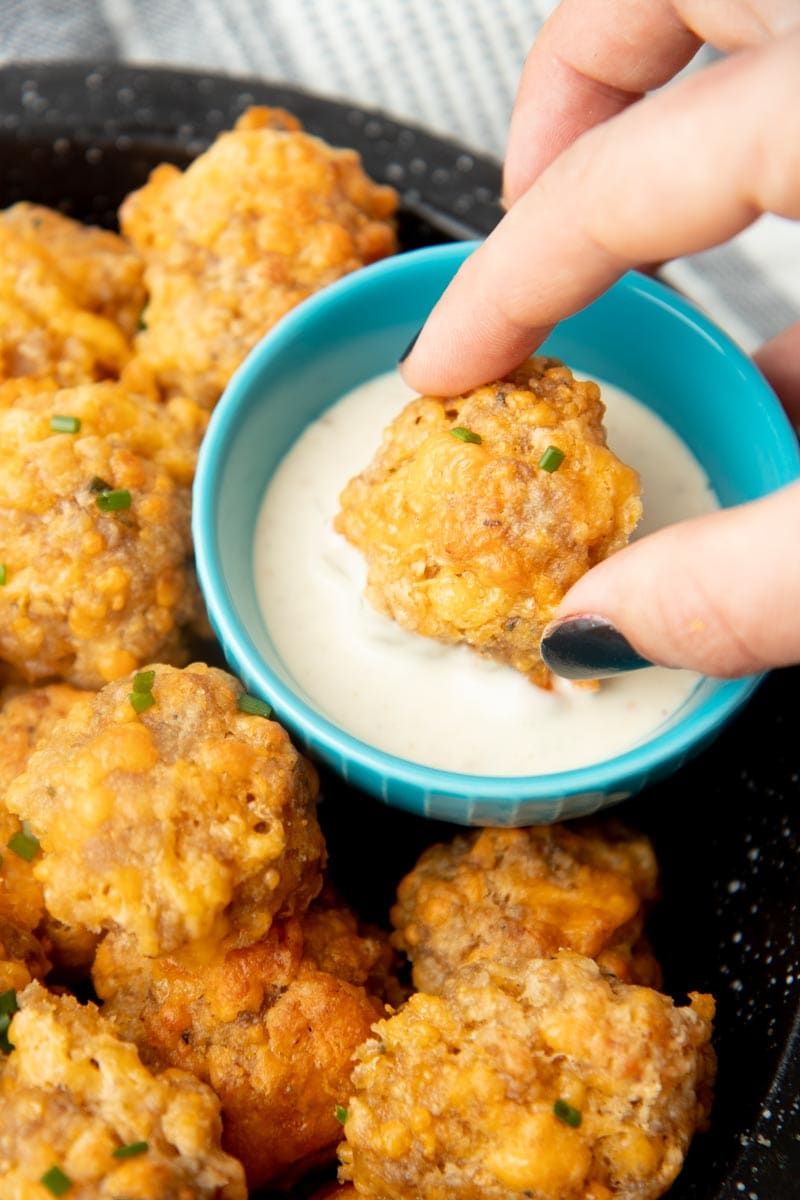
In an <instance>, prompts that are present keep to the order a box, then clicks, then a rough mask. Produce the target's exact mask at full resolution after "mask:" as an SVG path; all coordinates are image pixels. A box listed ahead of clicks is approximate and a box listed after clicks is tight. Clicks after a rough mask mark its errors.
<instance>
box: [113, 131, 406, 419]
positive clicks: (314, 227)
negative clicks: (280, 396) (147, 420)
mask: <svg viewBox="0 0 800 1200" xmlns="http://www.w3.org/2000/svg"><path fill="white" fill-rule="evenodd" d="M396 205H397V197H396V194H395V192H394V191H393V190H392V189H391V188H388V187H379V186H378V185H377V184H375V183H373V182H372V181H371V180H370V179H369V178H368V177H367V175H365V173H364V171H363V170H362V167H361V161H360V158H359V156H358V155H357V154H356V152H355V151H354V150H338V149H334V148H333V147H331V146H328V145H326V144H325V143H324V142H322V141H320V140H319V139H318V138H314V137H311V136H310V135H308V134H306V133H303V132H302V129H301V126H300V124H299V122H298V121H297V120H296V119H295V118H294V117H291V116H289V114H287V113H284V112H281V111H280V110H270V109H263V108H254V109H251V110H250V111H249V112H247V113H245V114H244V116H242V117H241V118H240V119H239V121H238V122H237V124H236V127H235V129H234V130H233V131H230V132H227V133H223V134H222V135H221V136H220V137H218V138H217V140H216V141H215V142H214V144H213V146H212V147H211V148H210V149H209V150H207V151H206V153H205V154H202V155H200V157H199V158H198V159H196V160H195V162H193V163H192V164H191V165H190V166H189V167H188V168H187V170H186V171H184V172H180V171H179V170H178V169H177V168H176V167H174V166H170V165H163V166H160V167H157V168H156V170H155V171H154V172H153V173H152V175H151V176H150V180H149V182H148V183H147V184H146V185H145V186H144V187H143V188H142V189H141V190H140V191H138V192H134V193H133V194H132V195H130V196H128V198H127V199H126V200H125V202H124V204H123V205H122V208H121V210H120V223H121V226H122V230H123V232H124V233H125V235H126V236H127V237H128V238H129V239H130V241H131V242H132V243H133V245H134V247H135V248H136V249H137V250H138V251H139V252H140V253H141V255H142V257H143V258H144V259H145V262H146V263H147V268H146V273H145V280H146V284H147V289H148V293H149V301H148V305H147V309H146V311H145V314H144V322H145V324H146V328H145V329H144V331H143V332H142V333H140V334H139V336H138V337H137V339H136V349H137V353H138V354H140V355H141V356H142V357H143V358H144V359H145V360H146V361H147V362H148V363H149V364H151V365H152V366H153V368H154V369H155V371H156V374H157V376H158V377H159V380H160V382H161V385H162V387H163V388H164V390H165V392H166V394H168V395H173V394H175V393H176V392H178V393H179V394H181V395H187V396H191V397H193V399H195V400H196V401H197V402H198V404H201V405H204V406H205V407H211V406H212V405H213V404H214V403H215V402H216V400H217V398H218V397H219V395H220V393H221V392H222V390H223V388H224V387H225V384H226V383H227V382H228V379H229V378H230V376H231V375H232V374H233V371H234V370H235V369H236V367H237V366H238V365H239V363H240V362H241V361H242V359H243V358H244V357H245V355H246V354H247V352H248V351H249V350H250V349H251V348H252V347H253V346H254V345H255V343H256V342H257V341H258V339H259V338H260V337H261V336H262V335H263V334H264V333H266V331H267V330H268V329H270V328H271V327H272V326H273V325H274V324H275V323H276V321H278V319H279V318H280V317H282V316H283V315H284V313H286V312H288V310H289V309H290V308H293V307H294V306H295V305H296V304H298V303H299V302H300V301H301V300H304V299H305V298H306V297H307V296H309V295H311V293H312V292H315V291H318V290H319V289H320V288H322V287H324V286H325V285H326V284H328V283H332V282H333V281H334V280H335V279H338V278H339V276H341V275H344V274H346V273H347V272H349V271H354V270H355V269H356V268H357V267H360V266H363V265H364V264H365V263H370V262H373V261H375V260H376V259H378V258H383V257H385V256H386V255H387V254H391V253H392V252H393V251H394V250H395V248H396V242H395V234H394V227H393V224H392V220H391V218H392V216H393V214H394V211H395V208H396Z"/></svg>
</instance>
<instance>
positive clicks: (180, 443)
mask: <svg viewBox="0 0 800 1200" xmlns="http://www.w3.org/2000/svg"><path fill="white" fill-rule="evenodd" d="M3 401H4V402H0V459H2V463H3V470H2V472H0V564H2V566H3V577H4V580H5V582H4V584H3V586H2V587H0V659H3V660H5V661H6V663H8V664H9V665H10V666H11V668H12V669H13V670H14V672H16V674H17V675H18V676H19V677H21V678H22V679H25V680H27V681H29V682H37V681H40V680H45V679H47V678H53V677H60V678H62V679H66V680H67V681H68V682H70V683H72V684H74V685H76V686H78V687H87V688H90V687H100V686H102V684H103V683H105V682H107V681H108V680H109V679H115V678H117V677H119V676H121V675H125V674H127V673H128V672H129V671H131V670H132V669H133V668H134V667H136V666H137V665H138V664H139V663H141V662H144V661H146V660H148V659H153V658H155V657H163V658H165V659H168V660H169V659H177V660H179V661H180V660H181V656H182V655H183V653H184V651H183V632H182V631H183V627H184V626H185V625H187V624H188V623H189V622H190V621H191V620H193V619H194V618H195V616H196V615H197V614H199V613H200V611H201V609H202V603H201V600H200V593H199V590H198V587H197V583H196V580H195V576H194V571H193V568H192V565H191V554H192V548H191V537H190V528H189V511H190V499H191V483H192V479H193V475H194V467H195V461H196V457H197V450H198V446H199V443H200V439H201V437H202V434H203V430H204V428H205V423H206V417H205V414H204V413H202V412H201V411H200V410H199V409H198V408H197V407H196V406H195V405H194V404H192V403H191V402H190V401H188V400H175V401H171V402H170V403H169V404H168V405H165V406H158V405H156V404H154V403H152V401H150V400H148V399H146V398H145V397H142V396H137V395H134V394H133V393H131V392H129V391H127V390H126V389H125V388H123V387H122V386H120V385H119V384H114V383H98V384H91V385H88V386H86V387H76V388H69V389H64V390H60V391H58V390H54V389H52V388H49V389H48V388H46V387H44V386H41V385H39V386H33V387H32V386H31V385H30V384H29V383H26V384H24V386H20V387H19V388H18V389H17V394H16V396H15V397H13V398H9V394H8V391H7V390H6V392H5V394H4V397H3ZM65 422H66V424H67V431H66V432H61V429H62V428H63V427H64V423H65Z"/></svg>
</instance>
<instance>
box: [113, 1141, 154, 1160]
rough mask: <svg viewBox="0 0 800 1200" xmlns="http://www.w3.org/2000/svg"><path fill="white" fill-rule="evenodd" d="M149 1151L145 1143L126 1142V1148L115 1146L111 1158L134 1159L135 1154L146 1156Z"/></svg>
mask: <svg viewBox="0 0 800 1200" xmlns="http://www.w3.org/2000/svg"><path fill="white" fill-rule="evenodd" d="M149 1149H150V1146H149V1144H148V1143H147V1142H128V1144H127V1146H117V1148H116V1150H112V1151H111V1156H112V1158H136V1156H137V1154H146V1153H147V1151H148V1150H149Z"/></svg>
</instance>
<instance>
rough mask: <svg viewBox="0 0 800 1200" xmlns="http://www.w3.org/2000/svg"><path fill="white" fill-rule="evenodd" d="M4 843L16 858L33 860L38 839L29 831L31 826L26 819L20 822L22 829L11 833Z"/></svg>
mask: <svg viewBox="0 0 800 1200" xmlns="http://www.w3.org/2000/svg"><path fill="white" fill-rule="evenodd" d="M6 845H7V846H8V848H9V850H13V852H14V854H16V855H17V857H18V858H24V859H25V862H33V860H34V858H35V857H36V855H37V854H38V853H39V839H38V838H37V837H36V835H35V834H33V833H31V827H30V825H29V824H28V822H27V821H23V822H22V829H18V830H17V832H16V833H12V835H11V837H10V838H9V839H8V841H7V842H6Z"/></svg>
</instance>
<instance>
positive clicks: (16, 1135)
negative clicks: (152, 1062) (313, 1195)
mask: <svg viewBox="0 0 800 1200" xmlns="http://www.w3.org/2000/svg"><path fill="white" fill-rule="evenodd" d="M18 1002H19V1005H20V1008H19V1011H18V1012H17V1013H16V1014H15V1016H14V1017H13V1020H12V1022H11V1026H10V1029H9V1031H8V1032H9V1039H10V1041H11V1043H12V1045H13V1046H14V1050H13V1052H12V1053H11V1054H10V1055H9V1056H8V1057H7V1058H6V1059H5V1061H4V1063H3V1065H2V1068H0V1072H1V1073H0V1179H2V1181H3V1200H33V1198H34V1197H39V1196H42V1197H44V1196H47V1195H48V1194H51V1195H55V1194H58V1195H60V1194H62V1192H61V1191H58V1192H57V1191H56V1188H55V1187H52V1186H51V1187H50V1188H49V1189H48V1188H47V1186H46V1185H45V1184H43V1183H42V1180H43V1179H48V1178H49V1179H50V1180H51V1181H52V1183H54V1184H55V1185H56V1187H60V1188H62V1189H63V1190H64V1193H66V1191H67V1190H69V1193H70V1195H76V1196H80V1197H81V1198H82V1200H110V1198H111V1197H114V1196H117V1197H122V1196H124V1197H126V1200H156V1197H157V1200H246V1197H247V1191H246V1188H245V1183H244V1175H243V1172H242V1168H241V1166H240V1164H239V1163H237V1162H236V1161H235V1159H233V1158H231V1157H230V1156H229V1155H228V1154H225V1153H224V1152H223V1151H222V1150H221V1149H220V1134H221V1122H220V1116H219V1101H218V1100H217V1099H216V1097H215V1096H214V1095H213V1093H212V1092H211V1090H210V1089H209V1088H208V1087H206V1086H205V1084H203V1083H200V1081H199V1080H197V1079H193V1078H192V1076H191V1075H188V1074H187V1073H186V1072H184V1071H165V1072H164V1073H163V1074H161V1075H157V1076H154V1075H152V1074H151V1073H150V1071H149V1070H148V1069H147V1068H146V1067H145V1066H143V1065H142V1063H141V1060H140V1058H139V1055H138V1053H137V1051H136V1047H135V1046H132V1045H131V1044H130V1043H128V1042H123V1041H121V1040H120V1039H119V1037H118V1036H117V1035H116V1033H115V1032H114V1030H113V1027H112V1025H111V1023H110V1022H109V1021H106V1020H105V1018H104V1017H103V1016H102V1015H101V1014H100V1013H99V1012H98V1011H97V1008H96V1007H95V1005H93V1004H87V1005H80V1004H78V1003H77V1001H76V1000H74V999H73V998H72V997H71V996H53V995H50V994H49V993H48V992H46V991H44V989H43V988H41V987H39V986H38V985H36V984H31V986H30V987H28V988H26V989H25V991H24V992H22V994H21V995H20V996H19V997H18ZM124 1148H127V1152H126V1150H125V1149H124ZM137 1148H138V1150H137ZM119 1151H122V1156H121V1157H120V1156H119V1153H118V1152H119ZM65 1181H66V1182H65Z"/></svg>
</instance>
